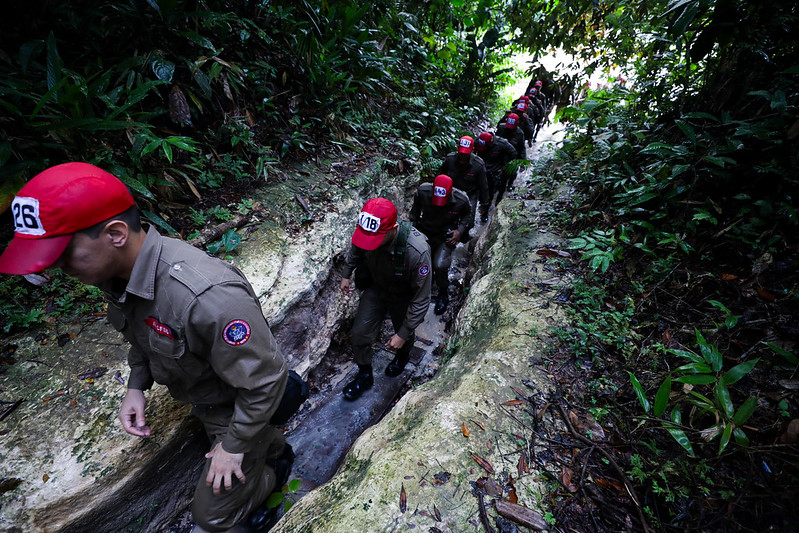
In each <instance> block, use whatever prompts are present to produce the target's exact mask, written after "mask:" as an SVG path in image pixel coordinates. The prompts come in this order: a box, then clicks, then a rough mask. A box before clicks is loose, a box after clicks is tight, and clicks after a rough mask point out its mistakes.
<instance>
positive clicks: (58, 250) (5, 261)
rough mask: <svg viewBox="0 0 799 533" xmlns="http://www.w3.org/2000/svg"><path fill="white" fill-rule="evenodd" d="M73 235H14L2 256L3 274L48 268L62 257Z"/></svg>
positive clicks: (30, 271) (1, 270)
mask: <svg viewBox="0 0 799 533" xmlns="http://www.w3.org/2000/svg"><path fill="white" fill-rule="evenodd" d="M70 240H72V235H59V236H57V237H49V238H46V239H22V238H20V237H14V238H13V239H12V240H11V244H9V245H8V247H7V248H6V249H5V251H4V252H3V255H1V256H0V272H2V273H3V274H17V275H23V274H32V273H34V272H39V271H41V270H44V269H46V268H47V267H49V266H50V265H52V264H53V263H55V262H56V260H57V259H58V258H59V257H61V254H63V253H64V250H66V249H67V245H69V241H70Z"/></svg>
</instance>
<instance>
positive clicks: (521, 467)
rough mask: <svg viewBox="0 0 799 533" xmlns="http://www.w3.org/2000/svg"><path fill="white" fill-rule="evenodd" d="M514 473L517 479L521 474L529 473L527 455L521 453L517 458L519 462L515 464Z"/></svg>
mask: <svg viewBox="0 0 799 533" xmlns="http://www.w3.org/2000/svg"><path fill="white" fill-rule="evenodd" d="M516 473H517V474H518V477H522V474H529V473H530V466H529V465H528V464H527V454H526V453H522V454H521V455H520V456H519V462H518V463H516Z"/></svg>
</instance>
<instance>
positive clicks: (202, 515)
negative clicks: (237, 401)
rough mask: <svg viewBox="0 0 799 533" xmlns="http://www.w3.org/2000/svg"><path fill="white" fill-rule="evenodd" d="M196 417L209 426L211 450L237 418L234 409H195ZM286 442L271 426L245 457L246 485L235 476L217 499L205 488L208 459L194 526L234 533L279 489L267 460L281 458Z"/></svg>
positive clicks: (196, 493) (194, 509)
mask: <svg viewBox="0 0 799 533" xmlns="http://www.w3.org/2000/svg"><path fill="white" fill-rule="evenodd" d="M192 414H194V415H195V416H197V417H198V418H199V419H200V420H201V421H202V423H203V425H204V426H205V432H206V433H207V434H208V439H209V440H210V441H211V449H213V447H214V446H216V444H217V442H219V441H220V440H221V439H222V436H223V435H224V434H225V432H226V431H227V430H228V425H229V424H230V419H231V417H232V415H233V408H232V406H205V405H202V406H195V407H194V409H193V410H192ZM285 444H286V440H285V438H284V437H283V432H282V431H280V430H279V429H278V428H276V427H274V426H270V425H267V426H266V427H264V429H263V431H261V432H260V433H258V434H257V435H256V437H255V438H254V439H253V441H252V451H251V452H249V453H245V454H244V460H243V461H242V465H241V470H242V471H243V472H244V477H245V479H246V480H247V481H246V483H241V482H240V481H239V480H238V478H236V477H235V476H233V487H232V488H231V489H230V490H225V488H224V486H223V487H222V490H221V492H220V493H219V494H218V495H215V494H214V492H213V487H208V486H206V484H205V478H206V476H207V475H208V469H209V468H210V466H211V459H206V461H205V467H204V468H203V470H202V473H201V474H200V479H198V480H197V486H196V487H195V489H194V501H193V502H192V506H191V512H192V517H193V518H194V522H195V523H196V524H197V525H198V526H200V527H201V528H203V529H204V530H205V531H209V532H222V531H227V530H229V529H232V528H233V527H234V526H235V525H236V524H237V523H239V522H241V521H242V520H244V519H245V518H246V517H247V515H249V514H250V512H251V511H253V510H254V509H255V508H256V507H258V506H259V505H260V504H261V503H263V502H264V501H265V500H266V498H267V497H268V496H269V495H270V494H271V493H272V492H273V491H274V490H275V489H276V488H277V487H275V484H276V476H275V472H274V470H272V468H271V467H269V466H267V465H266V460H267V459H270V458H274V457H277V456H279V455H280V454H281V453H282V452H283V447H284V446H285Z"/></svg>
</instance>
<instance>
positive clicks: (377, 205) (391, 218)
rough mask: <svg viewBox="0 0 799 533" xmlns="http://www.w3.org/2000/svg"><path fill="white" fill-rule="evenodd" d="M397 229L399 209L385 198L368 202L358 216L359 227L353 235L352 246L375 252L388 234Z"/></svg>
mask: <svg viewBox="0 0 799 533" xmlns="http://www.w3.org/2000/svg"><path fill="white" fill-rule="evenodd" d="M396 227H397V208H396V207H394V204H392V203H391V201H390V200H386V199H385V198H372V199H371V200H369V201H368V202H366V203H365V204H364V206H363V209H362V210H361V214H360V215H359V216H358V226H357V227H356V228H355V233H353V234H352V244H354V245H355V246H357V247H358V248H363V249H364V250H374V249H376V248H377V247H378V246H380V244H381V243H382V242H383V238H385V236H386V233H388V232H389V230H391V229H393V228H396Z"/></svg>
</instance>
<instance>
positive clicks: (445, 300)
mask: <svg viewBox="0 0 799 533" xmlns="http://www.w3.org/2000/svg"><path fill="white" fill-rule="evenodd" d="M448 304H449V296H447V293H446V292H444V291H442V292H441V293H439V294H438V298H437V299H436V307H435V309H433V312H434V313H435V314H437V315H443V314H444V311H446V310H447V305H448Z"/></svg>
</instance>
